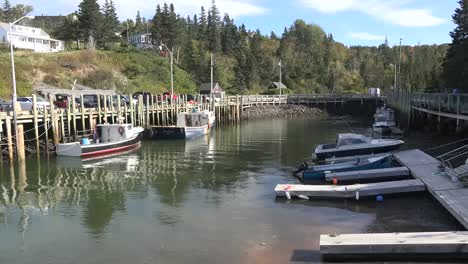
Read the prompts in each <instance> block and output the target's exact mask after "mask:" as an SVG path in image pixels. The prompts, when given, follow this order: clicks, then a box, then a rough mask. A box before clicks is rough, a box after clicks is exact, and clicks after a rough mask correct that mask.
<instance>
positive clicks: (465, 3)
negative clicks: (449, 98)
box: [443, 0, 468, 91]
mask: <svg viewBox="0 0 468 264" xmlns="http://www.w3.org/2000/svg"><path fill="white" fill-rule="evenodd" d="M458 3H459V5H460V7H459V8H457V9H456V10H455V14H454V15H453V16H452V19H453V22H454V23H455V24H456V25H457V27H456V28H455V29H454V30H453V31H452V32H450V36H451V37H452V43H451V44H450V48H449V50H448V52H447V56H446V59H445V63H444V73H443V77H444V80H445V82H446V83H447V84H448V85H449V86H450V88H460V89H463V90H464V91H468V0H460V1H458Z"/></svg>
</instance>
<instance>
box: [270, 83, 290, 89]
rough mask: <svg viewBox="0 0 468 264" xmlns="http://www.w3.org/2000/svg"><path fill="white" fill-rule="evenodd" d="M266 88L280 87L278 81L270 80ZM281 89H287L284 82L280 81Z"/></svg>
mask: <svg viewBox="0 0 468 264" xmlns="http://www.w3.org/2000/svg"><path fill="white" fill-rule="evenodd" d="M267 88H268V90H272V89H279V88H280V82H270V84H269V85H268V86H267ZM281 89H288V87H287V86H286V85H284V83H281Z"/></svg>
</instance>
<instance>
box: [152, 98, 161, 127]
mask: <svg viewBox="0 0 468 264" xmlns="http://www.w3.org/2000/svg"><path fill="white" fill-rule="evenodd" d="M155 100H156V108H155V111H156V119H154V117H153V120H156V121H155V123H154V125H155V126H160V125H161V124H160V123H159V102H158V96H157V95H155ZM153 122H154V121H153Z"/></svg>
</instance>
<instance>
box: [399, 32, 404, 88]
mask: <svg viewBox="0 0 468 264" xmlns="http://www.w3.org/2000/svg"><path fill="white" fill-rule="evenodd" d="M402 40H403V39H402V38H400V59H399V62H398V93H399V92H400V89H401V41H402Z"/></svg>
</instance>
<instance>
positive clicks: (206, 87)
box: [199, 83, 225, 100]
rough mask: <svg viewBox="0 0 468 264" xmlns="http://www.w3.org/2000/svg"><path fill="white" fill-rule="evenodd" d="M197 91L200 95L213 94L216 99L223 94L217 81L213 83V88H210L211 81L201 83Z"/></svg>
mask: <svg viewBox="0 0 468 264" xmlns="http://www.w3.org/2000/svg"><path fill="white" fill-rule="evenodd" d="M199 92H200V94H201V95H213V96H214V97H215V99H217V100H220V99H221V98H223V97H224V94H225V92H224V91H223V89H221V86H220V85H219V83H214V84H213V88H211V83H202V84H201V85H200V88H199Z"/></svg>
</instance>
